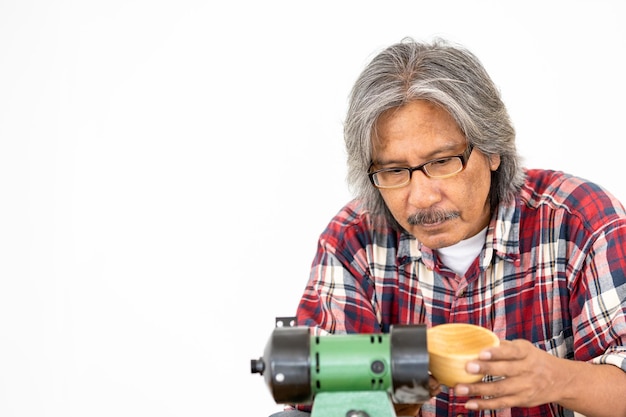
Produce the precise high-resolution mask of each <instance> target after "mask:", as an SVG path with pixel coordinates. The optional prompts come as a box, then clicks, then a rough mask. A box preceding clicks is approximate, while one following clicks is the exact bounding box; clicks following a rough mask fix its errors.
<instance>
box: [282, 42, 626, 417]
mask: <svg viewBox="0 0 626 417" xmlns="http://www.w3.org/2000/svg"><path fill="white" fill-rule="evenodd" d="M345 141H346V146H347V151H348V165H349V173H348V174H349V182H350V184H351V185H352V186H353V187H354V189H355V191H356V198H355V200H354V201H351V202H349V203H348V204H347V205H346V206H345V207H343V208H342V209H341V210H340V211H339V213H338V214H337V215H336V216H335V217H334V218H333V219H332V221H331V222H330V223H329V225H328V227H327V229H326V230H325V231H324V232H323V233H322V235H321V237H320V240H319V245H318V251H317V255H316V257H315V259H314V261H313V265H312V270H311V276H310V280H309V282H308V284H307V286H306V289H305V291H304V294H303V296H302V299H301V301H300V304H299V307H298V310H297V322H298V324H299V325H304V326H310V327H312V328H313V329H314V331H315V332H317V333H320V334H323V333H370V332H388V331H389V329H390V326H391V325H394V324H411V323H424V324H426V325H427V326H428V327H432V326H436V325H438V324H442V323H452V322H460V323H473V324H476V325H479V326H482V327H486V328H488V329H490V330H492V331H493V332H495V333H496V334H497V335H498V337H499V338H500V339H501V344H500V346H499V347H497V348H491V349H488V350H486V351H484V352H482V353H481V355H480V359H479V360H477V361H471V362H470V363H468V364H467V368H466V369H467V371H468V372H471V373H481V374H487V375H493V376H498V377H499V378H489V377H488V378H486V379H485V380H484V381H483V382H479V383H474V384H460V385H457V386H455V387H445V386H439V387H437V385H436V384H435V385H433V386H431V388H432V389H433V390H432V393H433V395H435V396H434V397H433V398H432V399H431V400H430V401H429V402H427V403H425V404H423V405H422V406H421V409H420V408H419V407H415V409H414V410H412V411H411V414H415V413H419V415H421V416H425V417H431V416H457V415H463V416H479V415H489V416H573V415H574V412H578V413H581V414H583V415H585V416H587V417H600V416H611V417H615V416H626V401H625V400H624V398H626V213H625V211H624V208H623V207H622V205H621V204H620V202H618V201H617V200H616V199H615V198H614V197H613V196H612V195H610V194H609V193H608V192H606V191H605V190H603V189H602V188H600V187H599V186H597V185H595V184H592V183H589V182H587V181H585V180H582V179H580V178H577V177H573V176H570V175H567V174H564V173H561V172H553V171H548V170H527V169H524V168H522V167H521V166H520V163H519V159H518V155H517V153H516V148H515V131H514V128H513V126H512V124H511V122H510V120H509V117H508V114H507V111H506V108H505V106H504V104H503V103H502V101H501V99H500V96H499V92H498V90H497V88H496V87H495V85H494V84H493V82H492V80H491V79H490V77H489V76H488V74H487V73H486V71H485V70H484V68H483V67H482V65H481V63H480V62H479V60H478V59H477V58H476V57H475V56H474V55H473V54H472V53H470V52H469V51H467V50H466V49H464V48H463V47H460V46H456V45H452V44H448V43H446V42H444V41H442V40H436V41H434V42H432V43H429V44H426V43H417V42H414V41H412V40H409V39H407V40H404V41H402V42H400V43H398V44H395V45H392V46H390V47H389V48H387V49H385V50H384V51H382V52H381V53H380V54H379V55H378V56H376V57H375V58H374V59H373V60H372V62H371V63H370V64H369V65H368V66H367V67H366V68H365V70H364V71H363V73H362V74H361V75H360V77H359V78H358V80H357V82H356V84H355V85H354V87H353V90H352V94H351V100H350V105H349V110H348V114H347V118H346V122H345ZM482 410H489V411H482ZM292 413H293V414H294V415H295V414H297V411H292ZM402 413H403V415H406V410H404V411H403V412H402Z"/></svg>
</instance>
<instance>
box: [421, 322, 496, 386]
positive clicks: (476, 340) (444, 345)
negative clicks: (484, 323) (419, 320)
mask: <svg viewBox="0 0 626 417" xmlns="http://www.w3.org/2000/svg"><path fill="white" fill-rule="evenodd" d="M426 341H427V345H428V354H429V370H430V373H431V374H432V375H433V376H434V377H435V378H436V379H437V381H439V383H441V384H444V385H446V386H448V387H454V386H455V385H456V384H459V383H468V384H469V383H473V382H478V381H480V380H481V379H483V377H484V375H479V374H468V373H467V372H466V371H465V364H466V363H467V362H468V361H470V360H473V359H477V358H478V354H479V353H480V352H481V351H482V350H483V349H485V348H488V347H492V346H498V345H499V344H500V340H499V339H498V337H497V336H496V335H495V334H494V333H493V332H492V331H491V330H488V329H485V328H483V327H480V326H476V325H473V324H464V323H447V324H440V325H438V326H434V327H432V328H430V329H428V331H427V333H426Z"/></svg>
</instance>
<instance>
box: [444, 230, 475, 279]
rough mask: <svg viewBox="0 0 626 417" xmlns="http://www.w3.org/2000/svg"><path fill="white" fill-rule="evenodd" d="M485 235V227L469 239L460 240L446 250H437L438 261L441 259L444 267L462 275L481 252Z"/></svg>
mask: <svg viewBox="0 0 626 417" xmlns="http://www.w3.org/2000/svg"><path fill="white" fill-rule="evenodd" d="M486 235H487V228H486V227H485V228H484V229H483V230H481V231H480V232H478V233H477V234H476V235H474V236H472V237H470V238H469V239H465V240H462V241H460V242H459V243H457V244H455V245H452V246H448V247H447V248H441V249H437V253H438V254H439V259H441V262H443V264H444V265H445V266H447V267H448V268H450V269H451V270H453V271H454V272H456V273H457V274H458V275H464V274H465V272H466V271H467V268H469V267H470V265H471V264H472V262H474V259H476V257H477V256H478V254H479V253H480V251H481V250H482V248H483V245H484V244H485V236H486Z"/></svg>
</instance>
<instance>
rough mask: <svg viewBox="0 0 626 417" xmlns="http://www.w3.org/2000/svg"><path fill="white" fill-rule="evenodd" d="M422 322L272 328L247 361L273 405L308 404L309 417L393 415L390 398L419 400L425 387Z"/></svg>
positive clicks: (409, 401)
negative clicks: (331, 329) (316, 331)
mask: <svg viewBox="0 0 626 417" xmlns="http://www.w3.org/2000/svg"><path fill="white" fill-rule="evenodd" d="M426 334H427V332H426V326H425V325H396V326H392V327H391V328H390V331H389V333H388V334H378V333H377V334H341V335H339V334H333V335H323V336H319V335H313V334H311V330H310V329H309V328H308V327H303V326H294V327H277V328H275V329H274V331H273V333H272V335H271V337H270V339H269V340H268V342H267V345H266V347H265V350H264V352H263V356H262V357H260V358H259V359H252V360H251V372H252V373H259V374H261V375H262V376H263V377H264V379H265V383H266V385H267V386H268V387H269V389H270V391H271V393H272V396H273V398H274V400H275V401H276V403H278V404H311V405H312V410H311V414H312V417H344V416H345V417H395V412H394V408H393V403H397V404H421V403H424V402H426V401H428V400H429V399H430V395H429V392H428V378H429V373H428V350H427V340H426Z"/></svg>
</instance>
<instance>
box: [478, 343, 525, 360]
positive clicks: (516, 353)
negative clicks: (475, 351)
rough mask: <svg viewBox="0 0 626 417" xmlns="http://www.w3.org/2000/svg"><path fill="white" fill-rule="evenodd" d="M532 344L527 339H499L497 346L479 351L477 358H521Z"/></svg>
mask: <svg viewBox="0 0 626 417" xmlns="http://www.w3.org/2000/svg"><path fill="white" fill-rule="evenodd" d="M531 347H532V344H531V343H530V342H528V341H527V340H522V339H518V340H512V341H511V340H501V341H500V345H499V346H495V347H492V348H488V349H485V350H483V351H482V352H480V353H479V355H478V359H480V360H485V361H490V360H508V361H511V360H521V359H523V358H525V357H526V355H527V352H528V349H530V348H531Z"/></svg>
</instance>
